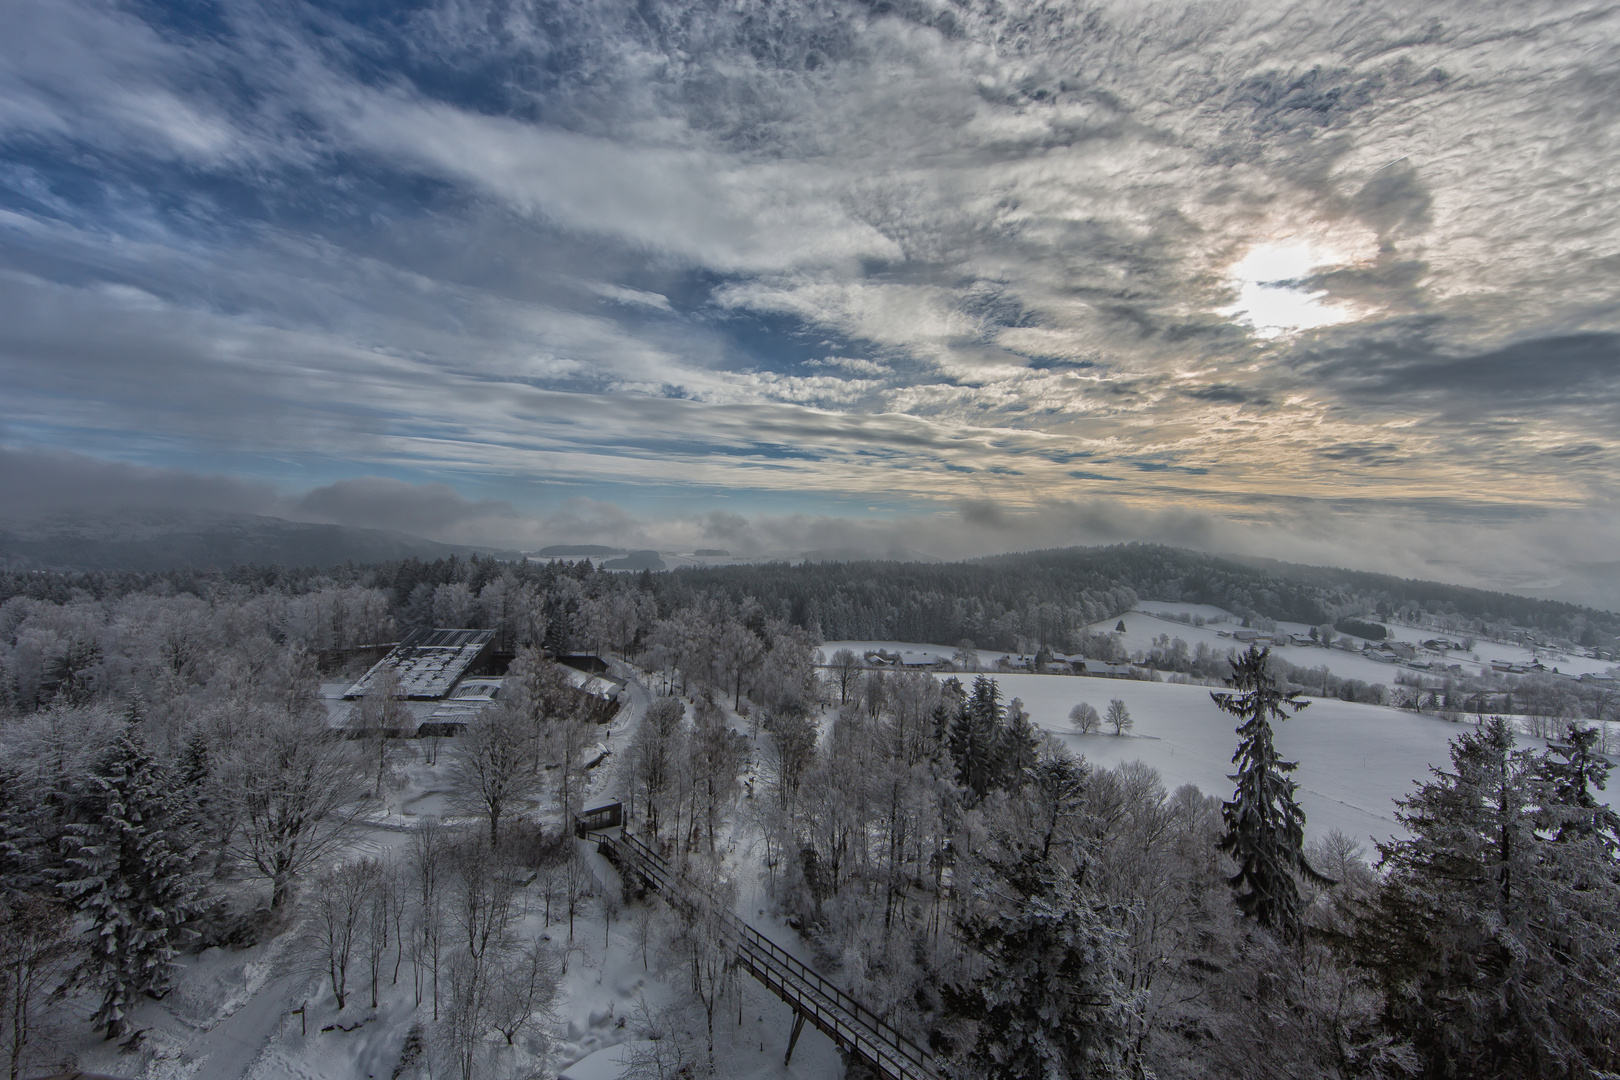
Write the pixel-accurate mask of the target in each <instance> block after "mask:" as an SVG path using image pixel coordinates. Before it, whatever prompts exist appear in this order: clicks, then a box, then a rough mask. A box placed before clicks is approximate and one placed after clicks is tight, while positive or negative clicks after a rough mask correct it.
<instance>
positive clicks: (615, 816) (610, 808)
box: [574, 802, 624, 840]
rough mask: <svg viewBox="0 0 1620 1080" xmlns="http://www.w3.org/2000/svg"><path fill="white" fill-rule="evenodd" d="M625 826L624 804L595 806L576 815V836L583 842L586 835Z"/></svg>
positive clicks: (613, 803)
mask: <svg viewBox="0 0 1620 1080" xmlns="http://www.w3.org/2000/svg"><path fill="white" fill-rule="evenodd" d="M623 824H624V804H623V803H616V802H612V803H604V804H603V805H601V806H593V807H591V808H590V809H589V810H581V811H579V812H578V813H577V814H575V815H574V835H575V836H577V837H579V838H580V839H581V840H583V839H585V834H586V833H593V832H601V831H603V830H604V829H617V828H618V827H619V826H620V825H623Z"/></svg>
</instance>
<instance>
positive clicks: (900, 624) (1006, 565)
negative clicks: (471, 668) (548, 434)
mask: <svg viewBox="0 0 1620 1080" xmlns="http://www.w3.org/2000/svg"><path fill="white" fill-rule="evenodd" d="M596 573H599V571H596V570H595V569H594V568H593V567H592V566H591V564H590V563H588V562H586V561H584V560H581V561H579V562H569V561H566V560H558V561H548V562H511V561H505V560H497V559H494V558H480V557H478V556H473V557H471V558H465V559H464V558H460V557H449V558H440V559H434V560H423V559H417V558H411V559H400V560H392V561H387V562H379V563H370V564H360V565H357V564H353V563H350V564H346V565H344V566H339V567H327V568H315V567H281V566H253V565H248V566H237V567H231V568H229V569H223V570H220V569H192V570H174V571H154V572H135V571H95V572H86V573H49V572H4V573H0V603H3V602H4V601H5V600H7V599H9V598H11V597H12V596H27V597H30V598H32V599H37V600H50V601H54V602H58V603H60V602H63V601H65V600H67V599H69V598H71V597H74V596H86V597H92V598H96V599H110V598H116V597H118V596H121V595H124V594H127V593H132V592H148V591H152V590H154V589H158V590H163V591H170V592H174V593H192V594H195V595H198V596H202V597H205V598H207V597H213V596H227V595H228V596H238V595H253V594H259V593H264V592H267V591H269V592H281V593H291V594H297V593H300V592H303V591H307V590H312V589H319V588H323V587H327V586H330V585H333V584H342V585H356V586H364V587H368V588H377V589H380V590H382V591H383V592H384V593H385V594H386V596H387V598H388V601H389V603H390V606H391V609H392V613H393V614H394V616H395V617H396V619H397V620H398V621H399V623H400V624H401V625H402V626H417V625H426V624H427V623H428V622H431V621H432V604H431V599H430V597H431V594H432V592H433V590H434V589H436V588H437V587H438V586H441V585H447V584H453V583H461V584H464V585H466V586H467V587H468V588H469V589H470V590H471V591H472V592H473V593H475V594H476V593H477V592H478V591H479V590H480V589H481V588H482V587H483V586H484V585H485V584H487V583H488V582H489V581H491V580H494V579H496V578H501V577H503V576H504V577H506V578H508V579H515V580H519V581H523V582H527V583H530V584H532V585H533V586H534V587H535V588H536V589H538V590H539V591H540V592H542V593H546V592H549V591H550V585H551V583H552V582H554V581H556V580H558V579H560V578H569V579H573V580H578V581H588V580H590V579H591V577H592V576H593V575H594V574H596ZM637 579H638V583H637V587H638V589H639V590H640V591H642V592H645V593H646V594H647V595H649V596H651V597H653V598H654V599H655V600H656V603H657V605H658V609H659V613H660V614H661V615H668V614H669V612H671V611H673V610H675V609H677V608H679V607H682V606H686V605H687V604H690V603H691V602H693V599H694V598H695V597H699V596H702V595H706V594H712V595H717V596H725V597H726V598H728V599H729V600H731V601H732V602H734V603H737V602H741V601H742V600H743V599H744V598H751V599H753V600H754V601H755V602H757V603H758V604H759V605H760V606H761V607H762V608H763V609H764V610H765V611H766V612H768V613H769V614H770V615H771V617H772V618H777V619H782V620H785V621H788V622H791V623H793V624H794V625H797V626H799V627H801V628H802V629H804V630H807V631H809V632H810V633H811V634H812V635H813V636H818V637H820V638H822V639H825V640H898V641H918V642H926V643H932V644H940V645H955V644H957V643H958V642H960V641H961V640H962V639H964V638H966V639H970V640H972V641H974V642H975V643H977V644H978V645H980V646H981V647H984V648H992V649H1009V650H1022V649H1024V648H1025V647H1027V648H1029V649H1034V648H1038V647H1039V646H1040V645H1048V646H1051V647H1052V648H1055V649H1064V648H1067V647H1068V646H1069V644H1070V642H1071V640H1072V639H1073V637H1074V634H1075V632H1076V631H1077V630H1082V629H1083V628H1084V627H1085V626H1086V625H1088V624H1091V623H1096V622H1098V621H1101V620H1103V619H1107V618H1110V617H1113V616H1115V615H1117V614H1119V613H1121V612H1123V611H1126V610H1129V609H1130V608H1131V607H1132V606H1134V605H1135V604H1136V603H1137V602H1138V601H1140V600H1161V601H1170V602H1185V603H1198V604H1211V605H1215V606H1217V607H1222V608H1225V609H1227V610H1229V611H1232V612H1233V613H1235V614H1237V615H1239V616H1244V617H1247V616H1260V617H1264V618H1269V619H1277V620H1282V621H1287V622H1300V623H1306V624H1308V625H1321V624H1324V623H1333V622H1335V621H1337V620H1338V619H1340V618H1342V617H1345V616H1371V617H1375V618H1403V619H1407V620H1414V621H1415V620H1420V619H1428V620H1431V621H1435V622H1438V623H1440V624H1442V625H1444V626H1446V627H1447V628H1450V629H1453V630H1456V631H1457V632H1460V633H1474V634H1479V635H1487V634H1488V635H1491V636H1496V637H1502V638H1511V637H1513V636H1515V635H1516V634H1522V633H1523V632H1524V631H1526V630H1530V631H1535V632H1537V633H1539V634H1541V635H1543V636H1546V637H1548V638H1552V639H1555V640H1558V641H1562V642H1568V643H1571V644H1579V645H1586V646H1612V645H1613V644H1614V643H1615V641H1616V640H1617V639H1620V614H1616V613H1614V612H1609V611H1602V610H1598V609H1595V608H1585V607H1580V606H1578V605H1575V604H1568V603H1563V602H1560V601H1552V600H1537V599H1532V598H1529V597H1523V596H1516V595H1513V594H1511V593H1502V592H1491V591H1487V590H1483V589H1474V588H1468V587H1465V586H1459V585H1447V584H1444V583H1441V582H1434V581H1422V580H1415V579H1407V578H1398V577H1392V576H1390V575H1387V574H1374V573H1368V572H1365V571H1356V570H1340V569H1335V568H1331V567H1321V566H1308V565H1303V564H1296V563H1283V562H1276V561H1272V560H1259V559H1239V558H1230V557H1223V556H1216V555H1206V554H1201V553H1198V552H1192V551H1185V550H1182V549H1178V548H1171V547H1164V546H1161V545H1156V544H1118V545H1112V546H1107V547H1092V548H1058V549H1051V550H1045V551H1031V552H1021V553H1016V554H1010V555H995V556H989V557H986V558H982V559H974V560H969V561H964V562H954V563H922V562H884V561H867V562H808V561H807V562H801V563H787V562H776V563H758V564H740V565H729V566H714V567H687V568H682V569H678V570H672V571H662V572H657V573H651V572H648V573H645V574H641V575H637ZM587 591H591V590H587ZM552 614H555V612H553V613H552ZM566 625H567V621H566V619H563V620H557V619H552V621H551V626H552V628H553V632H554V633H555V632H557V631H558V630H559V628H561V627H565V626H566ZM550 643H551V644H557V642H556V641H553V642H550Z"/></svg>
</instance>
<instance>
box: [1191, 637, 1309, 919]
mask: <svg viewBox="0 0 1620 1080" xmlns="http://www.w3.org/2000/svg"><path fill="white" fill-rule="evenodd" d="M1270 653H1271V650H1270V649H1257V648H1255V647H1253V646H1250V648H1249V650H1248V651H1247V652H1246V653H1244V654H1243V655H1242V656H1240V657H1238V658H1237V659H1236V660H1234V661H1232V687H1233V689H1235V690H1237V691H1238V692H1237V693H1235V694H1211V695H1210V697H1212V698H1214V699H1215V704H1216V705H1218V706H1220V708H1221V709H1222V710H1224V711H1226V712H1229V713H1231V714H1232V715H1233V716H1237V717H1241V718H1242V720H1243V723H1242V724H1240V725H1238V729H1237V733H1238V736H1239V740H1240V741H1239V743H1238V748H1237V752H1236V753H1235V754H1233V755H1232V763H1233V764H1234V765H1236V766H1237V767H1238V771H1237V773H1236V774H1235V775H1233V776H1232V777H1231V780H1232V781H1233V782H1234V783H1236V784H1237V790H1236V792H1234V793H1233V795H1232V801H1230V802H1227V803H1223V804H1222V805H1221V818H1222V820H1224V821H1225V823H1226V834H1225V835H1224V836H1222V837H1221V841H1220V848H1221V850H1222V851H1224V852H1226V853H1227V854H1228V855H1230V856H1232V858H1233V859H1234V860H1235V861H1236V862H1237V864H1238V872H1237V873H1236V874H1234V875H1233V876H1232V878H1231V884H1232V886H1233V887H1234V888H1237V889H1240V890H1241V891H1240V892H1239V893H1238V898H1237V903H1238V909H1239V910H1240V911H1242V912H1243V914H1244V915H1246V916H1248V917H1250V918H1252V919H1254V920H1255V921H1256V922H1258V923H1259V924H1260V925H1261V926H1264V927H1266V928H1267V929H1270V930H1276V931H1279V932H1280V933H1282V934H1283V935H1284V936H1286V937H1296V936H1298V934H1299V932H1300V926H1301V912H1300V900H1299V886H1298V884H1297V883H1296V882H1295V880H1294V875H1295V874H1300V875H1302V876H1304V877H1307V878H1311V879H1313V880H1323V881H1325V880H1326V879H1325V878H1322V877H1321V875H1319V874H1317V873H1316V871H1314V870H1312V869H1311V867H1310V864H1309V863H1307V862H1306V861H1305V811H1304V810H1302V809H1300V806H1299V803H1297V802H1296V801H1295V800H1294V792H1295V791H1296V790H1297V789H1298V787H1299V785H1298V784H1296V783H1295V782H1294V781H1293V780H1291V779H1289V777H1288V774H1289V773H1291V772H1293V771H1294V769H1296V768H1297V767H1298V765H1299V763H1298V762H1295V761H1284V760H1282V757H1281V756H1280V755H1279V754H1278V753H1277V748H1276V746H1275V745H1274V744H1273V743H1272V730H1271V722H1272V720H1273V719H1276V720H1286V719H1288V717H1289V716H1290V715H1291V713H1290V712H1289V711H1288V710H1293V711H1294V712H1298V711H1299V710H1300V709H1303V708H1304V707H1305V706H1307V705H1309V704H1310V702H1308V701H1304V700H1302V699H1301V698H1300V696H1299V695H1298V694H1295V693H1285V692H1284V691H1283V690H1282V689H1281V688H1279V687H1278V686H1277V681H1276V680H1275V679H1274V678H1272V676H1271V673H1270V672H1268V671H1267V670H1266V660H1267V658H1268V657H1269V656H1270Z"/></svg>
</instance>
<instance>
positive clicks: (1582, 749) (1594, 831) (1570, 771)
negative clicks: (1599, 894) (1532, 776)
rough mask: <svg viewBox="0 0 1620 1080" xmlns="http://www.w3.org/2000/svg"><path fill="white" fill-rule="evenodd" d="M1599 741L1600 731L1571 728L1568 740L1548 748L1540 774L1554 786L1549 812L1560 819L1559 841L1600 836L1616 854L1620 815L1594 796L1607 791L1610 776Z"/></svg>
mask: <svg viewBox="0 0 1620 1080" xmlns="http://www.w3.org/2000/svg"><path fill="white" fill-rule="evenodd" d="M1597 741H1598V730H1597V728H1594V727H1591V726H1589V725H1586V724H1571V725H1570V726H1569V734H1568V738H1567V740H1566V741H1565V742H1564V743H1562V744H1559V743H1553V744H1551V745H1549V746H1548V747H1547V753H1546V754H1545V755H1544V756H1543V757H1542V758H1541V760H1540V761H1539V762H1538V764H1537V768H1536V772H1537V775H1538V776H1539V777H1540V778H1541V779H1543V780H1546V781H1547V782H1548V783H1549V784H1550V785H1551V790H1550V792H1549V795H1550V797H1549V798H1548V800H1547V809H1548V812H1549V813H1553V814H1556V815H1557V816H1558V817H1559V819H1560V820H1559V821H1558V822H1557V823H1556V828H1557V836H1558V839H1559V840H1564V841H1567V840H1572V839H1580V838H1584V837H1589V836H1597V837H1599V838H1601V841H1602V842H1603V843H1604V844H1605V845H1606V846H1607V847H1608V848H1609V850H1610V851H1611V852H1613V851H1616V850H1620V815H1617V814H1615V812H1614V811H1613V810H1611V809H1610V808H1609V807H1607V806H1605V805H1604V804H1603V803H1600V802H1598V800H1597V796H1596V795H1594V794H1592V792H1593V791H1594V790H1596V791H1602V790H1603V789H1604V786H1605V785H1606V784H1607V782H1608V776H1609V763H1608V761H1607V760H1605V759H1604V758H1603V757H1601V756H1600V755H1598V754H1597V752H1596V749H1595V748H1596V746H1597Z"/></svg>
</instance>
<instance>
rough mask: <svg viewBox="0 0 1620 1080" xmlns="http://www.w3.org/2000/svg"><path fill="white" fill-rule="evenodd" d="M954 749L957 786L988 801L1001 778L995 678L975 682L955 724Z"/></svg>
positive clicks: (999, 709)
mask: <svg viewBox="0 0 1620 1080" xmlns="http://www.w3.org/2000/svg"><path fill="white" fill-rule="evenodd" d="M950 749H951V758H952V759H953V760H954V761H955V762H956V780H957V783H959V784H961V785H962V786H963V787H965V788H967V789H968V790H969V791H971V792H973V794H974V797H975V798H980V799H982V798H984V797H985V795H987V794H989V792H990V789H991V788H992V787H994V786H995V784H996V782H997V780H998V779H999V777H998V773H999V770H1000V759H1001V688H1000V687H998V686H997V685H996V681H995V680H994V679H990V678H986V677H985V676H983V675H980V676H978V677H977V678H975V679H974V680H973V693H972V694H971V695H970V696H969V697H968V700H967V703H966V704H965V706H964V707H963V709H962V712H961V715H960V716H958V717H957V719H956V721H955V723H953V724H952V725H951V734H950Z"/></svg>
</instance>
